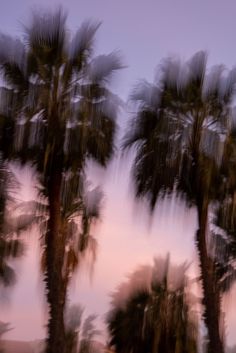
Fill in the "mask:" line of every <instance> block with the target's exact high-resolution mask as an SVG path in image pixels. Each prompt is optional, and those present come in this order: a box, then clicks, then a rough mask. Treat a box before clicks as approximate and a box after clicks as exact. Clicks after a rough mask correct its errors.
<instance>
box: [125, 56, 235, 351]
mask: <svg viewBox="0 0 236 353" xmlns="http://www.w3.org/2000/svg"><path fill="white" fill-rule="evenodd" d="M234 85H235V77H234V72H233V71H232V72H230V73H229V75H228V76H224V75H223V69H222V67H221V66H219V67H217V68H214V69H213V70H212V71H211V72H210V73H209V74H208V73H207V69H206V54H205V53H204V52H199V53H197V54H195V55H194V56H193V57H192V58H191V59H190V60H189V61H188V62H187V63H185V64H184V65H182V64H181V63H180V62H179V61H177V60H174V59H168V60H166V61H165V63H164V64H163V66H162V73H160V75H159V80H157V81H156V82H155V83H154V84H149V83H147V82H143V83H141V84H140V85H138V87H137V88H136V89H135V90H134V91H133V93H132V96H131V98H132V100H133V101H134V102H135V103H136V106H137V111H136V113H135V116H134V119H133V120H132V123H131V126H130V129H129V132H128V134H127V135H126V138H125V147H131V146H134V147H135V148H136V156H135V160H134V164H133V179H134V182H135V186H136V195H137V197H147V198H148V200H149V204H150V206H151V208H152V209H153V208H154V206H155V204H156V202H157V201H158V198H160V197H165V196H167V195H168V194H170V193H173V192H176V193H177V194H178V195H181V196H183V198H184V199H185V200H186V201H187V203H188V205H194V206H196V209H197V215H198V230H197V232H196V246H197V251H198V254H199V263H200V271H201V278H202V286H203V297H204V298H203V302H204V306H205V312H204V318H205V323H206V326H207V329H208V335H209V341H210V342H209V352H211V353H213V352H214V353H222V352H223V342H222V338H221V333H220V296H219V292H218V290H217V285H216V281H215V273H214V272H215V271H214V262H213V260H212V258H211V256H209V249H208V235H209V234H208V213H209V206H210V205H211V204H212V202H213V201H214V200H217V199H218V198H219V194H220V191H221V187H220V185H221V183H220V180H221V179H220V177H219V175H220V173H219V169H220V164H221V157H222V152H223V145H224V136H225V135H226V133H227V124H228V119H229V116H230V114H231V103H232V98H233V93H234Z"/></svg>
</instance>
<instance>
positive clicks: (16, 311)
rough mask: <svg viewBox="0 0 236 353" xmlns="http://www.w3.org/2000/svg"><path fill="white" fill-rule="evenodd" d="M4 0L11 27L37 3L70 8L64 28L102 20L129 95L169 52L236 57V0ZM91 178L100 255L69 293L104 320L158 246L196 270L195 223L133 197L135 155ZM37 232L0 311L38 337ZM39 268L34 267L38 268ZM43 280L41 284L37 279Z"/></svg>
mask: <svg viewBox="0 0 236 353" xmlns="http://www.w3.org/2000/svg"><path fill="white" fill-rule="evenodd" d="M48 3H49V2H48V1H46V0H41V1H31V0H0V4H1V7H0V31H1V32H3V33H7V34H11V35H14V36H16V35H17V36H21V35H22V34H23V29H22V24H25V23H27V21H28V18H29V16H30V11H31V9H34V8H36V9H37V8H38V9H40V8H44V9H45V8H46V9H47V8H52V9H53V8H55V6H56V5H59V4H61V5H63V7H64V8H65V9H66V10H67V11H68V21H67V24H68V27H69V29H70V30H71V31H75V30H76V29H77V28H78V27H79V25H80V24H81V22H82V21H83V20H84V19H88V18H91V19H95V20H101V21H102V25H101V27H100V29H99V31H98V33H97V41H96V50H95V52H96V53H98V54H103V53H109V52H111V51H113V50H119V51H120V52H121V54H122V57H123V61H124V63H125V65H127V68H125V69H124V70H123V71H122V72H121V73H120V74H119V75H117V76H115V79H114V82H113V91H114V92H115V93H116V94H118V95H119V96H120V97H121V98H122V99H123V100H124V101H127V98H128V94H129V92H130V89H131V88H132V87H133V85H134V84H135V83H137V80H138V79H141V78H145V79H147V80H148V81H152V80H153V77H154V74H155V69H156V67H157V65H158V64H160V63H161V60H162V59H163V58H165V57H166V56H168V55H172V54H176V55H179V56H180V57H181V58H183V59H188V58H189V57H190V56H192V55H193V54H194V53H195V52H196V51H198V50H207V52H208V53H209V60H208V64H209V66H212V65H215V64H221V63H223V64H225V65H226V67H227V68H229V69H230V68H232V66H234V65H236V55H235V53H236V51H235V33H236V20H235V14H236V2H235V0H224V1H223V0H172V1H171V0H161V1H159V0H146V1H144V0H119V1H118V0H81V1H80V0H67V1H65V2H64V3H63V2H59V1H56V0H51V1H50V6H49V5H48ZM129 117H130V115H129V109H128V108H127V107H126V108H125V107H124V108H123V109H122V110H121V112H120V117H119V120H118V124H119V125H120V127H121V132H120V135H122V133H123V132H124V131H125V127H126V124H127V121H128V119H129ZM90 169H91V170H90V174H91V178H92V180H93V181H94V182H95V183H96V184H101V185H102V187H103V190H104V193H105V200H104V207H103V212H102V221H101V222H100V224H99V225H98V227H97V228H96V232H95V235H96V238H97V240H98V243H99V251H98V258H97V261H96V264H95V268H94V274H93V279H92V281H90V279H89V276H88V270H87V272H86V269H84V270H83V271H80V272H79V274H77V275H76V277H75V279H74V280H73V283H72V286H71V287H72V288H71V293H70V301H71V302H73V303H78V302H79V303H81V304H82V305H84V306H85V307H86V310H87V311H86V312H88V313H94V312H95V313H97V314H98V315H99V316H100V321H99V320H98V322H99V323H100V322H101V321H102V320H103V318H104V317H103V315H104V314H105V313H106V312H107V310H108V308H109V305H108V304H109V300H110V298H109V293H110V292H111V291H113V290H114V289H115V287H116V286H117V285H118V284H119V283H120V282H121V281H122V280H124V278H125V276H126V275H127V274H128V273H129V272H131V271H132V270H134V269H135V268H136V267H137V266H138V265H140V264H146V263H149V264H152V261H153V257H154V256H155V255H156V256H158V255H162V256H165V254H166V253H167V252H170V254H171V260H173V262H177V263H179V262H181V261H185V260H186V261H189V262H190V263H191V264H192V265H191V267H190V272H191V274H192V275H193V274H194V273H195V271H196V267H197V266H196V253H195V249H194V231H195V228H196V213H195V210H194V209H191V210H187V209H185V208H184V207H183V206H182V205H181V204H180V203H178V204H177V206H176V207H173V201H172V202H171V201H170V202H167V203H165V204H164V205H159V206H158V207H157V210H156V211H155V213H154V218H153V220H152V224H151V225H150V219H149V218H148V215H147V213H146V212H145V210H143V209H141V208H140V207H137V205H136V206H135V204H136V202H134V199H133V197H132V187H131V184H130V179H129V171H130V158H124V159H121V156H120V155H119V153H117V154H116V157H115V159H114V160H113V161H112V163H111V164H110V166H109V168H108V170H107V171H103V170H101V169H99V168H97V167H96V166H92V167H91V168H90ZM24 179H25V184H26V185H25V186H24V191H23V196H22V197H24V199H30V198H31V197H32V190H31V186H30V184H31V181H30V180H31V176H30V174H29V173H27V171H25V172H24ZM37 237H38V234H37V231H36V230H35V231H34V232H31V234H27V239H29V245H28V248H27V251H26V256H25V257H24V258H23V259H20V260H19V261H17V262H15V266H16V268H17V269H18V271H17V272H18V282H17V284H16V285H15V287H14V288H13V291H12V292H10V296H9V300H8V302H2V303H1V302H0V305H1V306H2V307H1V317H0V320H4V321H9V322H10V323H11V324H12V326H13V327H14V329H13V330H12V331H10V332H9V333H8V334H7V335H6V336H5V337H8V338H11V339H20V340H33V339H35V338H41V337H43V336H44V332H45V331H44V328H43V325H45V323H46V316H45V309H44V308H45V303H44V297H43V295H44V293H43V285H42V279H41V278H40V274H39V255H38V254H39V245H38V242H37V241H36V239H37ZM37 269H38V271H37ZM40 283H41V284H40ZM233 302H235V291H234V292H232V294H231V297H230V299H229V300H228V302H227V316H226V317H227V342H229V344H236V339H235V333H234V332H235V329H236V317H235V316H236V315H235V314H234V313H235V312H236V305H235V304H233Z"/></svg>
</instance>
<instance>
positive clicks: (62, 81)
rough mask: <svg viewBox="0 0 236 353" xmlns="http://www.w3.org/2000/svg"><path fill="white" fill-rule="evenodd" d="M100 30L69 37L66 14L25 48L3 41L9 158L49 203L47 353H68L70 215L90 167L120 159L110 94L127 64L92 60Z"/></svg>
mask: <svg viewBox="0 0 236 353" xmlns="http://www.w3.org/2000/svg"><path fill="white" fill-rule="evenodd" d="M98 27H99V23H91V22H84V23H83V24H82V25H81V27H80V28H79V29H78V31H77V32H76V33H75V35H74V36H73V37H70V35H69V32H68V30H67V27H66V15H65V13H64V12H63V11H62V10H61V9H59V10H58V11H55V12H53V13H50V12H47V13H46V12H45V13H37V14H34V15H33V18H32V21H31V23H30V24H29V25H28V26H26V27H25V36H24V38H23V41H21V40H20V39H12V38H9V37H7V36H2V37H1V38H0V39H1V40H0V66H1V72H2V77H3V80H4V81H3V82H4V83H5V85H4V87H3V88H2V89H1V105H2V109H1V110H2V112H3V113H4V114H3V116H4V119H3V120H4V124H5V125H6V129H5V130H7V131H8V133H7V134H5V137H4V138H5V143H6V141H7V142H12V140H11V139H12V136H14V146H13V147H12V148H11V146H12V144H10V143H8V144H7V146H8V149H7V151H6V154H7V155H9V156H10V158H18V159H20V160H21V162H22V163H25V162H28V161H29V162H31V163H33V164H34V165H35V167H36V169H37V171H38V173H39V175H40V178H41V184H42V186H43V188H42V191H43V193H44V196H45V197H46V198H47V202H48V214H49V217H48V221H47V233H46V237H45V264H46V271H45V278H46V286H47V299H48V304H49V308H50V316H51V319H50V320H49V325H48V347H47V352H48V353H49V352H51V353H53V352H54V353H56V352H62V353H64V352H65V328H64V320H63V310H64V306H65V287H64V285H65V284H64V271H63V268H64V262H65V251H66V238H67V237H66V236H65V232H66V231H65V227H67V223H66V225H65V219H66V217H67V215H66V212H67V211H68V209H69V208H71V207H72V206H73V207H75V208H74V210H70V212H72V213H73V212H76V207H77V206H78V205H77V204H76V199H77V198H78V199H80V196H79V193H80V191H79V190H80V188H81V183H82V182H81V179H82V176H83V174H84V172H85V167H86V161H87V160H88V159H95V160H96V161H97V162H98V163H99V164H101V165H102V166H106V164H107V162H108V160H109V159H110V157H111V156H112V153H113V140H114V134H115V129H116V123H115V118H116V114H117V98H116V97H115V96H114V95H113V94H112V93H111V92H110V91H109V89H108V87H109V82H110V79H111V76H112V75H113V73H114V72H115V71H117V70H119V69H120V68H121V67H122V64H121V60H120V57H119V55H118V54H117V53H111V54H109V55H101V56H98V57H95V58H93V44H94V36H95V33H96V31H97V29H98ZM5 125H4V126H5ZM68 217H69V216H68ZM84 227H86V218H84ZM85 245H86V242H85V243H82V244H80V246H81V247H82V248H83V247H84V246H85Z"/></svg>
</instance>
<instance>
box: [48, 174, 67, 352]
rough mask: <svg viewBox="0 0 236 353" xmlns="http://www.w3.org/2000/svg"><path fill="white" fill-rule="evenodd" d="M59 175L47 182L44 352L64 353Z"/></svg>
mask: <svg viewBox="0 0 236 353" xmlns="http://www.w3.org/2000/svg"><path fill="white" fill-rule="evenodd" d="M61 183H62V173H61V172H60V171H57V172H53V173H52V174H51V176H50V182H49V194H48V200H49V220H48V229H47V234H46V244H45V246H46V248H45V251H46V271H45V272H46V274H45V282H46V291H47V300H48V306H49V321H48V338H47V348H46V352H47V353H65V352H66V337H65V326H64V309H65V300H66V285H65V281H64V278H63V263H64V255H65V237H64V234H63V231H62V219H61V200H60V193H61Z"/></svg>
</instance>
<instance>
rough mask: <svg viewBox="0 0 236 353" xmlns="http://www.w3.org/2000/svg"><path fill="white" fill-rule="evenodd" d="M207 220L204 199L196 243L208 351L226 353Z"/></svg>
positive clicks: (200, 208)
mask: <svg viewBox="0 0 236 353" xmlns="http://www.w3.org/2000/svg"><path fill="white" fill-rule="evenodd" d="M207 220H208V201H207V200H206V199H203V201H200V202H199V203H198V221H199V229H198V230H197V234H196V243H197V249H198V254H199V263H200V271H201V277H202V288H203V304H204V306H205V313H204V320H205V324H206V327H207V329H208V336H209V345H208V353H224V348H223V342H222V339H221V337H220V295H219V291H218V290H217V283H216V280H215V273H214V263H213V261H212V259H211V258H210V256H208V250H207V240H206V233H207Z"/></svg>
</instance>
